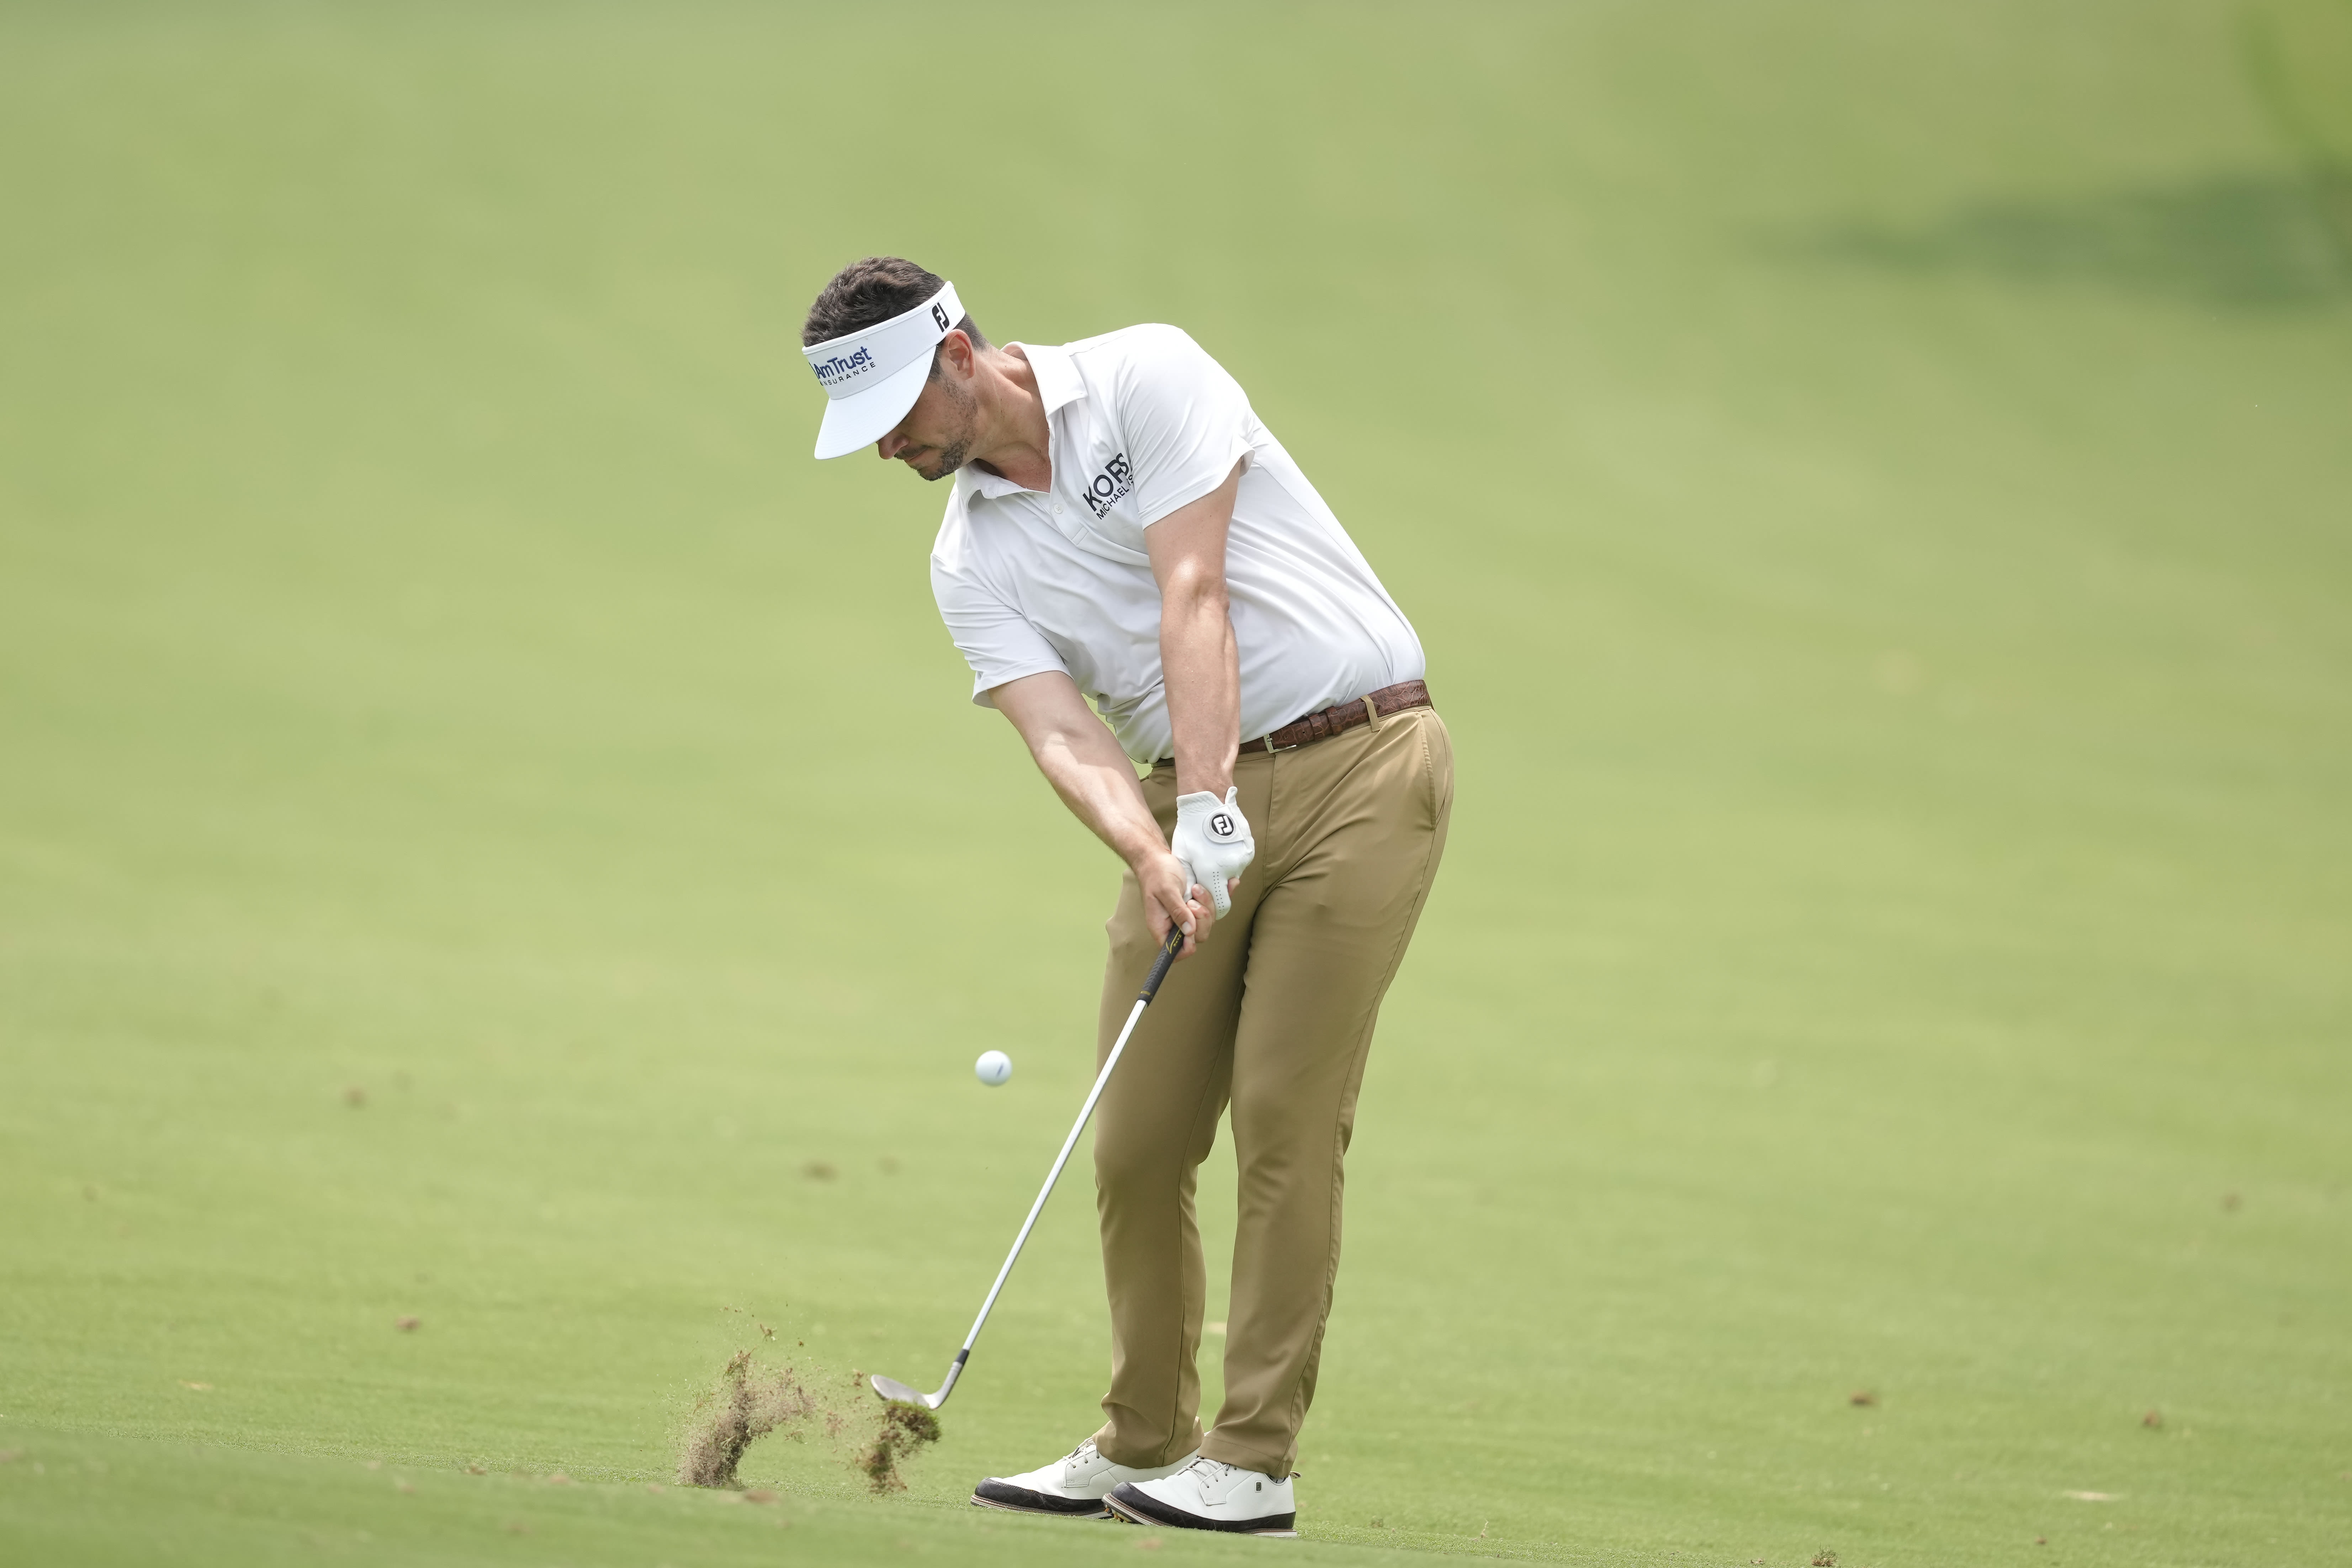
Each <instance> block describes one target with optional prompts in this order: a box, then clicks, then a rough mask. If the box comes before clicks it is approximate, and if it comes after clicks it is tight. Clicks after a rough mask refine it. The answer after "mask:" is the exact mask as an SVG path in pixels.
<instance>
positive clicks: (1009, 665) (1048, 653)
mask: <svg viewBox="0 0 2352 1568" xmlns="http://www.w3.org/2000/svg"><path fill="white" fill-rule="evenodd" d="M931 596H932V597H933V598H934V599H937V600H938V601H939V605H940V619H941V620H943V621H945V622H946V623H947V626H948V636H950V637H953V638H954V639H955V645H956V650H957V651H958V652H960V653H961V654H962V655H963V659H964V662H965V663H966V664H968V665H970V666H971V679H972V684H971V700H972V701H973V702H975V703H976V704H978V705H979V706H981V707H982V708H993V707H995V706H996V704H995V702H994V701H993V700H991V699H990V697H989V695H988V694H989V692H990V691H991V690H992V689H995V688H996V687H999V686H1002V685H1003V684H1004V683H1005V682H1006V681H1008V680H1018V679H1021V678H1022V677H1023V676H1024V675H1043V674H1045V672H1046V671H1047V670H1053V669H1058V670H1060V671H1061V672H1062V673H1063V674H1065V675H1066V674H1068V673H1069V666H1068V665H1066V664H1065V663H1064V662H1063V660H1062V656H1061V655H1060V654H1059V653H1058V652H1056V651H1055V647H1054V645H1053V644H1052V643H1050V642H1048V641H1046V640H1045V633H1043V632H1041V631H1039V630H1038V629H1037V628H1036V627H1035V626H1033V625H1031V624H1030V621H1029V618H1028V617H1027V616H1024V615H1023V614H1022V613H1021V612H1020V611H1019V610H1018V609H1015V608H1014V607H1013V605H1008V604H1006V603H1005V602H1004V600H1003V598H1001V597H999V596H998V595H997V594H996V593H995V592H994V590H992V589H991V588H990V587H989V585H988V584H986V583H985V582H983V581H982V579H981V577H980V574H978V573H977V572H974V571H972V570H971V566H970V564H969V563H953V562H950V561H948V560H944V559H942V558H941V557H940V556H939V555H938V554H934V555H932V557H931Z"/></svg>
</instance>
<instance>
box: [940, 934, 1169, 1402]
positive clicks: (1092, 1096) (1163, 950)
mask: <svg viewBox="0 0 2352 1568" xmlns="http://www.w3.org/2000/svg"><path fill="white" fill-rule="evenodd" d="M1183 944H1184V936H1183V933H1182V932H1181V931H1170V932H1169V933H1168V941H1167V942H1165V943H1163V944H1162V945H1161V947H1160V952H1159V956H1158V959H1157V961H1156V962H1155V963H1153V964H1152V966H1151V974H1150V978H1148V979H1147V980H1145V981H1144V983H1143V990H1142V992H1141V993H1140V994H1139V995H1138V996H1137V997H1136V999H1135V1006H1134V1007H1133V1008H1132V1009H1131V1010H1130V1011H1129V1013H1128V1015H1127V1026H1126V1027H1125V1028H1123V1029H1121V1030H1119V1032H1118V1039H1117V1040H1116V1041H1114V1042H1112V1045H1111V1047H1110V1055H1108V1056H1107V1057H1105V1058H1103V1065H1102V1071H1100V1072H1098V1073H1097V1074H1095V1086H1094V1088H1093V1089H1091V1090H1089V1091H1088V1092H1087V1102H1086V1104H1084V1105H1082V1106H1080V1107H1079V1108H1078V1119H1077V1121H1075V1122H1073V1123H1071V1126H1070V1135H1069V1136H1068V1137H1067V1138H1065V1139H1063V1140H1062V1152H1060V1153H1058V1154H1056V1155H1055V1156H1054V1168H1053V1169H1052V1170H1050V1171H1048V1172H1046V1173H1045V1185H1044V1186H1042V1187H1040V1188H1038V1189H1037V1201H1036V1202H1035V1203H1034V1204H1031V1205H1029V1217H1028V1218H1027V1219H1024V1220H1023V1221H1022V1222H1021V1234H1020V1235H1018V1236H1016V1237H1013V1250H1012V1251H1010V1252H1008V1253H1006V1254H1005V1255H1004V1267H1003V1268H1000V1269H998V1270H997V1271H996V1283H995V1284H993V1285H991V1286H990V1287H989V1288H988V1300H985V1301H982V1303H981V1304H980V1316H978V1317H977V1318H974V1319H973V1320H972V1321H971V1332H970V1333H968V1334H966V1335H964V1337H963V1349H962V1351H961V1352H960V1353H959V1354H958V1355H957V1356H956V1368H955V1370H956V1371H957V1372H958V1373H961V1371H962V1370H963V1363H964V1361H965V1359H966V1358H967V1357H969V1356H970V1355H971V1347H972V1342H973V1341H975V1340H977V1339H979V1338H980V1329H981V1325H982V1324H983V1323H985V1322H987V1321H988V1314H989V1312H990V1310H992V1308H994V1307H995V1305H996V1298H997V1296H998V1295H999V1294H1000V1293H1001V1292H1002V1291H1003V1289H1004V1281H1005V1280H1006V1279H1009V1278H1011V1276H1012V1273H1013V1263H1014V1261H1015V1260H1017V1259H1018V1258H1020V1256H1021V1248H1022V1247H1024V1245H1026V1243H1027V1242H1028V1240H1029V1233H1030V1232H1031V1231H1032V1230H1034V1229H1035V1228H1036V1226H1037V1216H1038V1215H1041V1214H1043V1213H1045V1200H1046V1199H1047V1198H1049V1197H1052V1196H1053V1195H1054V1184H1055V1182H1058V1181H1060V1180H1061V1179H1062V1167H1063V1166H1065V1165H1066V1164H1068V1163H1070V1152H1071V1151H1072V1150H1074V1149H1076V1147H1077V1146H1078V1137H1079V1135H1080V1134H1081V1133H1083V1132H1085V1131H1086V1130H1087V1122H1089V1121H1093V1120H1094V1114H1095V1104H1096V1102H1097V1100H1101V1099H1102V1096H1103V1090H1104V1089H1106V1088H1108V1086H1109V1084H1110V1075H1111V1072H1112V1070H1113V1069H1115V1068H1117V1067H1118V1058H1120V1057H1121V1056H1123V1055H1125V1054H1126V1051H1127V1042H1128V1038H1129V1036H1131V1035H1133V1034H1134V1033H1135V1026H1136V1025H1137V1024H1139V1023H1140V1022H1141V1021H1142V1019H1143V1010H1144V1009H1145V1008H1146V1007H1149V1006H1150V1005H1151V998H1152V997H1154V996H1155V995H1157V994H1159V992H1160V982H1161V981H1162V980H1165V979H1166V978H1167V977H1168V966H1169V965H1170V964H1171V963H1174V962H1175V960H1176V951H1177V949H1178V948H1180V947H1181V946H1183ZM952 1385H953V1378H952V1377H950V1386H952ZM940 1392H941V1394H943V1395H944V1394H945V1393H946V1390H944V1389H942V1390H941V1391H940Z"/></svg>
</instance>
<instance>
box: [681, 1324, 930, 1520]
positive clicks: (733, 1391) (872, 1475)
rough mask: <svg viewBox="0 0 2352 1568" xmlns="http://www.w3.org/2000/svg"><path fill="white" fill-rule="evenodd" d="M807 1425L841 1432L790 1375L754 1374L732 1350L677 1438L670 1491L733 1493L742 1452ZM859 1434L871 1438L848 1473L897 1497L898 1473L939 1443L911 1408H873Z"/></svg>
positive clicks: (833, 1413) (746, 1356)
mask: <svg viewBox="0 0 2352 1568" xmlns="http://www.w3.org/2000/svg"><path fill="white" fill-rule="evenodd" d="M854 1381H855V1380H854ZM856 1385H857V1386H860V1387H862V1386H863V1384H862V1383H857V1384H856ZM861 1404H862V1402H861ZM862 1407H863V1408H864V1409H866V1410H873V1409H874V1408H875V1407H874V1406H872V1405H862ZM811 1421H821V1422H823V1423H824V1435H825V1436H827V1437H833V1438H838V1437H839V1436H841V1435H842V1433H843V1432H844V1431H845V1429H846V1428H847V1427H848V1426H849V1419H848V1417H846V1416H845V1415H843V1414H842V1413H841V1412H840V1411H838V1410H835V1409H834V1408H832V1407H831V1406H829V1405H820V1404H819V1403H817V1399H816V1396H815V1395H814V1394H811V1393H810V1392H809V1391H808V1385H807V1384H804V1383H803V1382H802V1381H801V1377H800V1374H799V1373H796V1372H794V1371H793V1368H791V1367H789V1366H785V1367H779V1368H777V1369H775V1370H774V1371H772V1372H762V1371H761V1369H760V1368H759V1367H758V1366H757V1365H756V1364H754V1363H753V1361H752V1358H751V1352H750V1351H737V1352H735V1353H734V1355H733V1356H732V1357H730V1358H729V1360H728V1363H727V1365H726V1367H725V1368H724V1369H723V1370H721V1371H720V1373H719V1381H718V1383H717V1384H714V1385H712V1387H711V1389H710V1392H709V1393H708V1394H704V1395H703V1396H702V1397H701V1398H700V1399H698V1400H697V1401H696V1402H695V1405H694V1410H693V1413H692V1414H691V1415H689V1416H688V1419H687V1424H686V1430H685V1431H684V1432H683V1433H682V1434H680V1436H679V1438H678V1449H677V1480H678V1484H679V1485H680V1486H688V1487H726V1488H731V1489H740V1487H741V1485H742V1483H741V1482H740V1480H738V1479H736V1474H735V1471H736V1467H737V1466H739V1465H740V1464H741V1463H742V1462H743V1451H744V1450H745V1449H746V1448H749V1447H751V1445H752V1444H753V1443H755V1442H757V1441H758V1440H759V1439H760V1438H761V1437H765V1436H768V1435H769V1434H770V1433H772V1432H778V1431H781V1432H782V1433H783V1435H784V1436H787V1437H790V1438H792V1439H793V1440H794V1441H796V1442H797V1441H799V1440H800V1438H801V1437H802V1436H803V1428H804V1427H805V1426H806V1425H807V1424H808V1423H810V1422H811ZM866 1430H867V1431H870V1432H871V1433H872V1434H873V1436H872V1437H871V1438H870V1439H869V1440H865V1441H863V1442H862V1444H861V1446H860V1447H858V1448H857V1449H856V1452H855V1453H854V1454H853V1455H851V1456H849V1464H850V1466H851V1468H854V1469H856V1471H857V1472H858V1473H859V1474H860V1475H862V1476H864V1477H865V1478H866V1484H867V1485H869V1486H871V1487H872V1488H873V1489H875V1490H876V1491H877V1492H891V1491H903V1490H904V1489H906V1485H907V1482H906V1479H905V1478H904V1477H903V1476H901V1475H900V1474H899V1473H898V1467H899V1466H900V1465H901V1464H903V1463H905V1462H906V1461H907V1460H908V1459H910V1458H913V1457H914V1455H915V1452H916V1450H918V1449H919V1448H921V1447H924V1446H925V1445H927V1444H930V1443H936V1442H938V1441H939V1440H940V1418H939V1417H938V1416H936V1415H932V1414H931V1413H930V1412H929V1411H928V1410H926V1409H924V1408H923V1407H922V1406H920V1405H898V1404H890V1405H883V1406H881V1408H880V1409H879V1411H877V1413H876V1419H875V1422H874V1425H873V1426H870V1427H866Z"/></svg>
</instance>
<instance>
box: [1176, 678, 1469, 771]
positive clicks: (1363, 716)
mask: <svg viewBox="0 0 2352 1568" xmlns="http://www.w3.org/2000/svg"><path fill="white" fill-rule="evenodd" d="M1429 705H1430V703H1429V685H1428V683H1427V682H1426V681H1421V680H1400V681H1398V682H1397V683H1396V684H1395V685H1394V686H1383V687H1381V689H1379V690H1378V691H1368V692H1366V693H1365V694H1364V695H1363V696H1361V697H1359V698H1357V699H1356V700H1354V701H1353V702H1335V703H1333V704H1332V705H1331V706H1330V707H1328V708H1326V709H1324V710H1323V711H1321V712H1320V713H1309V714H1307V717H1305V718H1304V719H1294V720H1292V721H1290V722H1289V723H1287V724H1285V725H1284V726H1283V727H1282V728H1281V729H1279V730H1276V731H1275V732H1274V733H1273V734H1271V735H1267V736H1264V737H1262V738H1261V739H1258V740H1255V741H1244V742H1242V755H1244V756H1247V755H1249V754H1250V753H1251V752H1295V751H1297V749H1298V748H1299V747H1301V746H1311V745H1313V744H1314V743H1315V742H1318V741H1328V740H1329V739H1330V738H1331V737H1332V736H1334V735H1337V734H1339V733H1340V732H1341V731H1347V730H1352V729H1354V728H1355V727H1356V726H1357V725H1359V724H1369V723H1370V722H1371V721H1372V715H1373V714H1374V713H1377V714H1379V715H1380V716H1381V718H1383V719H1385V718H1387V717H1388V716H1389V715H1390V714H1391V713H1402V712H1403V711H1404V710H1406V709H1408V708H1426V707H1428V706H1429ZM1175 765H1176V759H1175V758H1173V757H1162V758H1160V760H1159V761H1158V762H1156V763H1152V766H1154V767H1158V768H1172V767H1174V766H1175Z"/></svg>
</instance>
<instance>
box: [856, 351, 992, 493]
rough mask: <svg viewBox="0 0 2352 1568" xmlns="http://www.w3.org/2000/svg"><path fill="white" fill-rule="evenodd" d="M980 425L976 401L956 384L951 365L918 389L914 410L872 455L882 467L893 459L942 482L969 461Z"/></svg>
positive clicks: (959, 380) (875, 446) (880, 441)
mask: <svg viewBox="0 0 2352 1568" xmlns="http://www.w3.org/2000/svg"><path fill="white" fill-rule="evenodd" d="M979 425H980V399H978V398H976V397H974V396H973V395H971V388H969V387H967V386H965V385H964V384H963V383H962V381H961V379H959V377H958V375H957V374H956V367H955V366H954V365H952V364H942V365H940V372H939V374H937V375H934V376H933V377H931V379H930V380H929V381H927V382H925V383H924V384H923V395H921V396H920V397H918V398H917V399H915V406H913V407H912V408H909V409H908V410H907V416H906V417H905V418H904V419H901V420H899V421H898V427H897V428H895V429H893V430H892V431H891V432H890V433H889V434H888V435H887V436H885V437H882V439H880V440H879V441H877V442H876V443H875V444H874V450H875V452H876V454H877V456H879V457H880V458H882V459H883V461H885V462H888V461H890V460H891V459H893V458H896V459H897V460H898V461H899V462H901V463H904V464H906V465H907V467H908V468H912V469H914V470H915V472H917V473H919V474H920V475H922V476H923V478H925V479H946V478H947V477H948V476H949V475H950V474H952V473H954V472H955V471H956V470H957V469H958V468H962V467H963V465H964V461H965V459H966V458H970V457H971V441H972V437H973V435H974V434H975V433H976V431H977V430H978V428H979Z"/></svg>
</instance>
